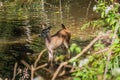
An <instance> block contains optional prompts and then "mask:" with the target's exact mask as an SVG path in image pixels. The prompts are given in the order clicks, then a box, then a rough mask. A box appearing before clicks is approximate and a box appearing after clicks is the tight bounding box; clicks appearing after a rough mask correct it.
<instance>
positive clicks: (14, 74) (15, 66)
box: [12, 62, 18, 80]
mask: <svg viewBox="0 0 120 80" xmlns="http://www.w3.org/2000/svg"><path fill="white" fill-rule="evenodd" d="M17 65H18V63H17V62H15V65H14V72H13V78H12V80H15V76H16V69H17Z"/></svg>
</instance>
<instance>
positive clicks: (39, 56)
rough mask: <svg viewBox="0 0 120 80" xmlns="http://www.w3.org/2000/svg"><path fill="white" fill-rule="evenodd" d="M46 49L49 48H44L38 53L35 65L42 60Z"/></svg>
mask: <svg viewBox="0 0 120 80" xmlns="http://www.w3.org/2000/svg"><path fill="white" fill-rule="evenodd" d="M46 50H47V49H43V50H42V51H41V52H40V54H39V55H38V58H37V59H36V61H35V63H34V67H36V66H37V63H38V61H39V60H40V58H41V56H42V54H43V53H44V52H45V51H46Z"/></svg>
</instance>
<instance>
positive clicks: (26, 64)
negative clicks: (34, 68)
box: [21, 60, 31, 70]
mask: <svg viewBox="0 0 120 80" xmlns="http://www.w3.org/2000/svg"><path fill="white" fill-rule="evenodd" d="M21 63H22V64H24V65H25V66H26V67H28V68H29V69H30V70H31V66H30V65H29V64H28V63H27V62H25V61H24V60H21Z"/></svg>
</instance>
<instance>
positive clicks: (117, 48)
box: [72, 0, 120, 80]
mask: <svg viewBox="0 0 120 80" xmlns="http://www.w3.org/2000/svg"><path fill="white" fill-rule="evenodd" d="M119 7H120V4H118V3H114V2H113V0H110V1H105V0H97V4H96V5H95V6H94V7H93V10H94V11H96V12H97V13H98V14H100V17H101V18H100V19H98V20H96V21H91V22H88V23H87V24H85V25H83V27H82V29H85V28H87V27H89V26H93V28H96V27H98V26H97V25H100V26H103V27H104V28H105V29H106V30H107V29H108V28H109V29H111V30H112V31H117V30H116V29H118V33H117V34H118V37H119V35H120V32H119V30H120V28H119V27H120V23H119V22H120V14H119V13H118V9H119ZM114 35H115V34H114ZM119 42H120V40H119V38H115V39H114V41H113V42H112V45H111V46H110V49H111V50H112V53H114V54H113V55H112V56H111V57H112V59H111V60H110V61H109V62H108V61H107V59H106V57H108V54H110V53H107V55H106V53H104V54H97V55H96V56H95V57H94V58H92V61H90V62H89V63H88V64H87V65H85V66H84V67H83V68H82V69H80V68H79V66H77V67H78V68H76V70H77V71H76V72H74V73H73V74H72V75H73V76H74V79H75V80H88V79H89V80H98V77H99V76H101V77H103V74H104V69H105V68H106V67H105V65H106V63H108V72H107V74H106V76H107V80H109V79H111V80H119V78H120V77H119V75H120V65H119V64H120V63H119V62H120V57H119V52H120V44H119ZM104 48H105V46H104V44H101V42H100V41H99V42H97V43H96V44H95V45H94V50H95V51H97V50H102V49H104ZM76 61H78V60H76ZM76 63H77V62H76ZM77 65H78V64H77ZM100 80H102V78H101V79H100Z"/></svg>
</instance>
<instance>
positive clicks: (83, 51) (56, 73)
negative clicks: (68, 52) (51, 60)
mask: <svg viewBox="0 0 120 80" xmlns="http://www.w3.org/2000/svg"><path fill="white" fill-rule="evenodd" d="M100 37H101V35H98V36H97V37H96V38H95V39H93V40H92V41H91V42H90V44H89V45H88V46H87V47H85V48H84V49H83V50H82V52H81V53H79V54H78V55H76V56H75V57H73V58H71V59H70V60H68V61H66V62H62V63H61V64H60V66H59V67H58V68H57V70H56V72H55V73H54V75H53V77H52V80H55V79H56V77H57V75H58V73H59V71H60V70H61V68H62V67H63V66H64V65H67V64H68V63H69V62H72V61H74V60H76V59H78V58H79V57H80V56H81V55H82V54H84V53H85V52H86V51H87V50H88V49H89V48H91V46H92V45H93V44H94V43H95V42H96V41H98V40H99V38H100Z"/></svg>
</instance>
